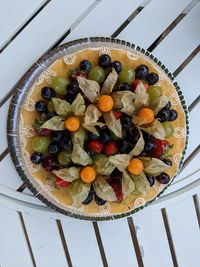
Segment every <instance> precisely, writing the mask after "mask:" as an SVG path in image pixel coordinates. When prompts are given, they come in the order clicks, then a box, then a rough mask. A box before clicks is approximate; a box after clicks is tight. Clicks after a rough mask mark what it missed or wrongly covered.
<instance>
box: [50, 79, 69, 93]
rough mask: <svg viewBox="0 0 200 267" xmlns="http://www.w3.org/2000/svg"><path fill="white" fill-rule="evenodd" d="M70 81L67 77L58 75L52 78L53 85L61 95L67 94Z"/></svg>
mask: <svg viewBox="0 0 200 267" xmlns="http://www.w3.org/2000/svg"><path fill="white" fill-rule="evenodd" d="M68 83H69V81H68V79H66V78H65V77H62V76H56V77H53V79H52V87H53V89H54V90H55V92H56V93H57V94H59V95H65V94H66V93H67V85H68Z"/></svg>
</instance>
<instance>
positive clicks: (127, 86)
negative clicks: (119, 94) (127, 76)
mask: <svg viewBox="0 0 200 267" xmlns="http://www.w3.org/2000/svg"><path fill="white" fill-rule="evenodd" d="M118 90H119V91H131V85H130V84H128V83H122V84H120V86H119V87H118Z"/></svg>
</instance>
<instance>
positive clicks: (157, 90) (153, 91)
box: [147, 86, 162, 101]
mask: <svg viewBox="0 0 200 267" xmlns="http://www.w3.org/2000/svg"><path fill="white" fill-rule="evenodd" d="M147 93H148V95H149V98H150V101H153V100H155V99H156V98H158V97H160V96H161V95H162V88H161V87H160V86H150V87H149V89H148V90H147Z"/></svg>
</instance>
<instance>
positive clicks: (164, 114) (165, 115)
mask: <svg viewBox="0 0 200 267" xmlns="http://www.w3.org/2000/svg"><path fill="white" fill-rule="evenodd" d="M169 116H170V111H169V110H168V109H166V108H163V109H161V110H160V111H159V112H158V114H157V115H156V118H158V119H159V121H161V122H165V121H167V120H168V119H169Z"/></svg>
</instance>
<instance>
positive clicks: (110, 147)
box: [104, 141, 119, 157]
mask: <svg viewBox="0 0 200 267" xmlns="http://www.w3.org/2000/svg"><path fill="white" fill-rule="evenodd" d="M118 151H119V150H118V146H117V142H116V141H110V142H109V143H107V144H106V145H105V147H104V153H105V154H106V156H107V157H108V156H110V155H114V154H117V153H118Z"/></svg>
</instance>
